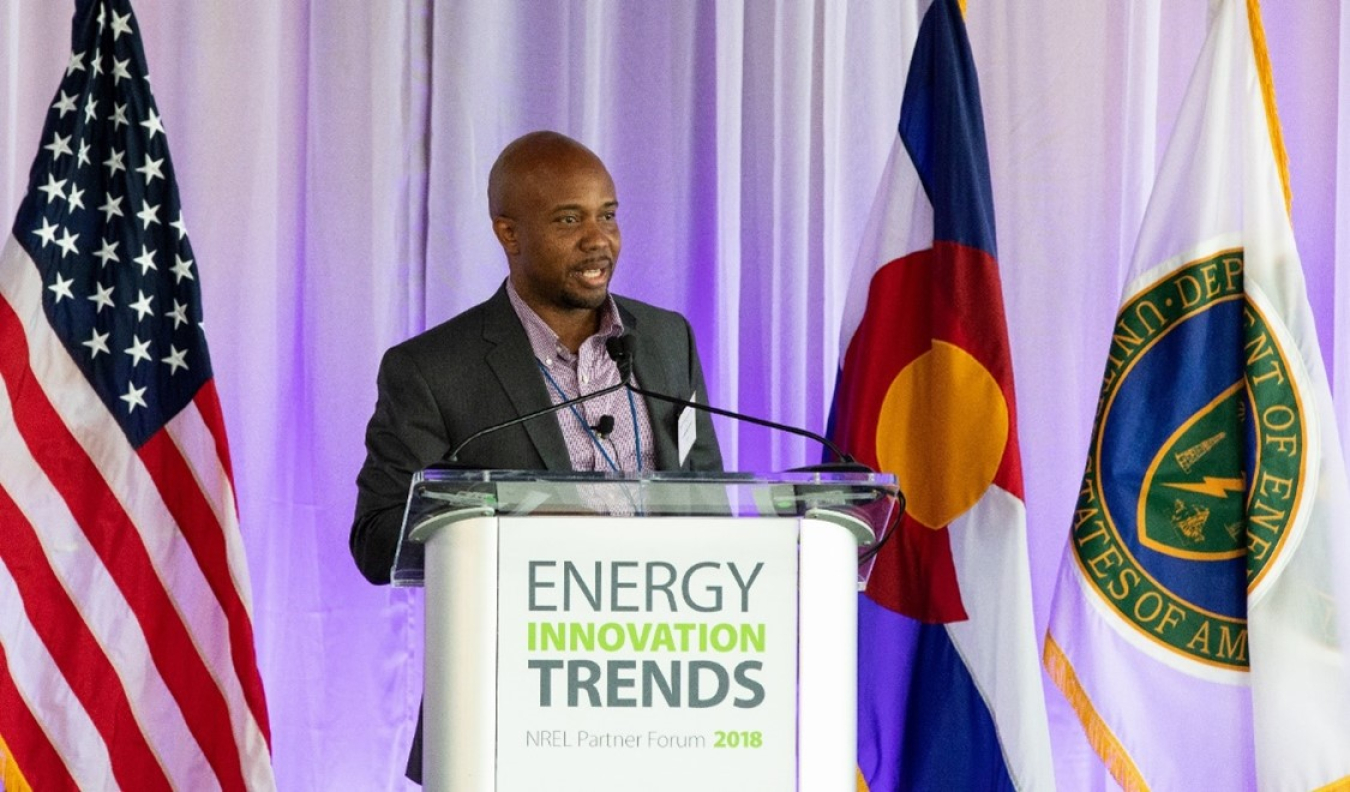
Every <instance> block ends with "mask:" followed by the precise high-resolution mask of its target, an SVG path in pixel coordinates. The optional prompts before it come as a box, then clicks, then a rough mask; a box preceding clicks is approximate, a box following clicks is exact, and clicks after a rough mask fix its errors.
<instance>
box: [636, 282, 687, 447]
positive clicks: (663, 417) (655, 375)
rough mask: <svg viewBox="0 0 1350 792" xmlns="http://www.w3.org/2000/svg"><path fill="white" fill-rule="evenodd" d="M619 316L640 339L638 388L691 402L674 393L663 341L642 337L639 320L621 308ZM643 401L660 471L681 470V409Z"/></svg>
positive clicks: (647, 398)
mask: <svg viewBox="0 0 1350 792" xmlns="http://www.w3.org/2000/svg"><path fill="white" fill-rule="evenodd" d="M619 314H620V315H621V316H622V317H623V326H624V331H625V332H627V333H630V334H631V335H632V336H633V337H634V338H635V339H637V353H636V354H635V355H634V356H633V377H634V379H636V380H637V385H638V387H640V388H642V389H643V390H648V391H652V392H653V393H660V394H663V395H666V396H675V397H677V398H680V399H687V398H689V394H687V393H676V392H675V388H676V383H677V381H676V379H675V377H674V376H673V375H672V374H671V372H670V370H669V369H668V368H667V365H668V363H669V360H668V358H669V357H670V356H668V355H664V354H662V350H661V339H660V338H658V337H655V336H652V335H650V334H646V333H643V328H642V327H641V326H640V325H639V324H638V321H637V317H635V316H633V314H632V313H630V312H629V311H628V310H626V309H625V308H624V307H623V306H622V305H620V306H619ZM642 400H643V403H645V404H646V405H647V415H648V417H650V418H651V422H652V437H653V439H654V440H655V441H656V448H655V454H656V468H657V470H679V469H680V464H679V462H680V453H679V451H680V450H679V439H678V434H677V426H676V415H678V408H677V407H676V406H675V405H673V404H671V403H670V402H665V401H661V400H659V399H652V398H649V397H646V396H644V397H642Z"/></svg>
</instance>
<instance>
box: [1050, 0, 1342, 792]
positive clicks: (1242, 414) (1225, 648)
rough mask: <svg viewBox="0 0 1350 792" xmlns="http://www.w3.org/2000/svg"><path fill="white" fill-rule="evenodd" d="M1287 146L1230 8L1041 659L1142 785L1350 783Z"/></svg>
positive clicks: (1140, 302) (1243, 9)
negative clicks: (1285, 179) (1285, 164)
mask: <svg viewBox="0 0 1350 792" xmlns="http://www.w3.org/2000/svg"><path fill="white" fill-rule="evenodd" d="M1282 148H1283V147H1282V145H1281V143H1280V135H1279V125H1278V119H1277V117H1276V115H1275V112H1274V101H1273V96H1272V95H1271V82H1270V73H1269V65H1268V63H1267V61H1266V57H1265V46H1264V42H1263V39H1262V36H1261V25H1260V11H1259V9H1258V8H1257V6H1256V3H1255V1H1254V0H1252V1H1251V2H1249V3H1246V4H1244V3H1243V2H1242V0H1222V2H1219V3H1217V4H1212V5H1211V17H1210V24H1209V32H1208V35H1207V37H1206V40H1205V43H1204V47H1203V49H1202V51H1201V55H1200V59H1199V61H1198V63H1197V65H1196V67H1195V72H1194V74H1193V75H1192V77H1191V81H1190V85H1189V87H1188V88H1187V92H1186V95H1185V98H1184V99H1183V102H1182V106H1181V112H1180V116H1179V118H1178V120H1177V124H1176V127H1175V131H1174V132H1173V135H1172V139H1171V141H1170V143H1169V145H1168V148H1167V153H1166V154H1165V156H1164V158H1163V161H1162V165H1161V167H1160V169H1159V174H1158V177H1157V181H1156V184H1155V186H1154V188H1153V195H1152V198H1151V199H1150V201H1149V205H1148V209H1147V211H1146V212H1145V216H1144V221H1143V225H1142V228H1141V231H1140V234H1139V240H1138V243H1137V245H1136V247H1135V253H1134V259H1133V262H1132V265H1131V269H1130V276H1129V279H1128V285H1127V286H1126V289H1125V295H1124V298H1123V300H1122V301H1121V308H1120V310H1119V313H1118V314H1117V317H1116V323H1115V327H1114V329H1113V332H1112V339H1111V346H1110V349H1109V352H1108V355H1107V363H1106V374H1105V377H1104V381H1103V385H1102V392H1101V401H1100V402H1099V406H1098V412H1097V422H1096V427H1095V428H1094V430H1093V435H1092V438H1091V443H1090V446H1089V456H1088V461H1087V468H1086V473H1085V474H1084V476H1083V485H1082V488H1081V490H1080V495H1079V501H1078V507H1077V511H1076V514H1075V516H1074V519H1073V529H1072V532H1071V540H1070V541H1069V543H1068V548H1067V550H1066V553H1065V558H1064V563H1063V565H1062V567H1061V570H1060V577H1059V581H1058V587H1057V589H1056V593H1055V600H1054V607H1053V611H1052V615H1051V621H1050V629H1049V635H1048V636H1047V638H1046V647H1045V663H1046V667H1047V668H1048V669H1049V670H1050V672H1051V674H1052V676H1053V677H1054V678H1055V681H1056V683H1057V684H1058V685H1059V687H1060V688H1061V690H1062V691H1063V692H1064V694H1065V696H1066V697H1067V698H1068V700H1069V702H1070V703H1071V704H1072V705H1073V707H1074V709H1075V710H1076V711H1077V713H1078V715H1079V718H1080V719H1081V720H1082V723H1083V727H1084V729H1085V731H1086V734H1087V737H1088V739H1089V741H1090V742H1091V743H1092V745H1093V747H1094V748H1095V749H1096V750H1097V752H1098V753H1099V754H1100V755H1101V757H1102V760H1103V762H1104V764H1105V766H1106V767H1107V768H1108V769H1109V770H1110V771H1111V773H1112V774H1113V775H1114V776H1115V778H1116V779H1117V780H1118V781H1119V782H1120V783H1121V785H1122V786H1124V787H1125V788H1127V789H1147V788H1152V789H1160V790H1170V789H1225V790H1240V789H1281V790H1284V789H1291V790H1310V789H1317V788H1322V787H1326V786H1329V787H1330V788H1335V789H1350V676H1348V674H1350V666H1347V652H1346V646H1345V640H1346V635H1345V634H1344V633H1343V632H1338V630H1337V626H1338V624H1339V625H1341V626H1342V627H1343V626H1344V625H1345V624H1346V623H1347V622H1346V621H1345V620H1344V617H1343V616H1342V615H1341V614H1340V613H1338V608H1344V607H1345V605H1346V599H1345V594H1346V589H1345V580H1344V578H1345V576H1346V574H1347V569H1348V568H1350V566H1347V564H1346V557H1345V554H1344V550H1345V546H1346V545H1345V543H1346V539H1347V535H1348V534H1350V498H1347V489H1346V478H1345V471H1344V468H1343V463H1342V460H1341V450H1340V443H1339V441H1338V437H1337V432H1336V426H1335V423H1334V419H1333V413H1332V405H1331V396H1330V389H1329V387H1328V385H1327V377H1326V372H1325V371H1324V369H1323V366H1322V356H1321V352H1320V351H1319V350H1318V344H1317V334H1316V332H1315V329H1314V327H1313V321H1312V313H1311V310H1310V307H1309V304H1308V301H1307V297H1306V293H1305V288H1304V283H1303V275H1302V271H1301V265H1300V263H1299V258H1298V253H1297V251H1296V249H1295V246H1294V239H1293V233H1292V228H1291V225H1290V221H1289V215H1288V211H1287V206H1286V199H1285V191H1284V189H1283V184H1282V170H1283V168H1282V160H1283V155H1282ZM1277 152H1278V153H1277ZM1338 586H1340V587H1341V590H1340V591H1339V592H1337V590H1336V589H1337V587H1338Z"/></svg>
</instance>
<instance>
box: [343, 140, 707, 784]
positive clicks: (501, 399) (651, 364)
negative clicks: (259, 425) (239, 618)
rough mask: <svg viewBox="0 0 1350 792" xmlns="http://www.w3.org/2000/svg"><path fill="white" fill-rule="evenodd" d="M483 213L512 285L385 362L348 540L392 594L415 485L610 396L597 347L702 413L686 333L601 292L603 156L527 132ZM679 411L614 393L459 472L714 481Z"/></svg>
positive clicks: (678, 321)
mask: <svg viewBox="0 0 1350 792" xmlns="http://www.w3.org/2000/svg"><path fill="white" fill-rule="evenodd" d="M488 209H489V212H490V214H491V215H492V229H493V232H494V233H495V234H496V236H497V239H498V241H499V242H500V243H501V246H502V250H503V251H504V252H505V253H506V261H507V268H508V276H507V278H506V282H505V283H504V284H503V285H502V287H501V288H500V289H498V290H497V292H496V294H494V295H493V296H492V297H491V298H490V299H488V300H487V302H484V303H482V304H480V305H476V306H474V307H473V308H470V309H469V310H467V311H465V312H464V313H462V314H459V315H458V316H456V317H454V318H452V319H450V320H449V321H447V322H445V323H443V324H441V325H438V326H437V327H433V328H432V329H430V330H428V331H426V332H424V333H422V334H421V335H418V336H415V337H414V338H411V339H409V340H407V341H404V342H403V343H401V344H398V345H397V346H394V347H393V348H391V349H390V350H389V351H388V352H386V353H385V355H384V359H383V360H382V361H381V362H380V371H379V377H378V381H377V387H378V396H377V400H376V404H375V413H374V415H372V416H371V419H370V423H369V425H368V426H367V428H366V460H365V464H364V465H362V467H361V472H360V474H359V475H358V476H357V480H356V483H357V500H356V517H355V520H354V522H353V524H352V531H351V551H352V556H353V557H354V558H355V559H356V564H357V566H358V567H359V568H360V570H361V573H362V574H363V575H365V576H366V578H367V579H368V580H370V581H371V582H372V583H388V582H389V578H390V569H391V567H392V566H393V562H394V551H395V548H396V546H397V544H398V539H399V531H400V528H401V523H402V519H403V511H404V504H405V502H406V500H407V497H408V487H409V484H410V482H411V479H412V476H413V474H414V473H415V472H417V471H419V470H422V469H423V468H426V467H427V466H429V465H431V464H433V463H435V462H438V461H440V460H442V459H444V458H445V457H446V455H447V454H449V453H450V452H451V451H452V450H454V449H456V448H457V447H458V446H459V445H460V444H461V443H462V442H464V441H465V440H466V439H468V438H469V437H470V436H472V435H473V434H474V433H475V432H478V431H480V430H483V429H486V428H488V427H491V426H495V425H498V424H501V423H504V422H506V421H509V420H511V419H512V418H515V417H517V416H520V415H525V414H527V413H530V412H533V411H535V410H539V409H543V408H546V407H548V406H549V405H550V404H558V403H560V402H563V401H566V400H568V399H573V398H576V397H577V396H580V395H584V394H588V393H593V392H595V391H598V390H602V389H604V388H606V387H607V386H611V385H614V384H617V383H618V382H619V381H620V373H619V369H618V366H617V365H616V363H615V362H614V360H613V359H612V358H611V357H610V356H609V354H608V352H607V350H606V341H608V340H610V339H612V338H617V337H619V336H622V335H627V336H630V337H631V339H633V340H635V341H636V345H635V346H636V348H637V349H638V350H640V351H639V353H638V354H637V355H636V356H635V360H634V361H633V375H632V378H633V382H634V384H636V385H640V386H641V387H642V388H643V389H645V390H648V391H652V392H655V393H659V394H664V395H669V396H674V397H677V398H680V399H689V400H697V401H706V400H707V391H706V388H705V386H704V382H703V370H702V366H701V365H700V363H699V358H698V351H697V348H696V346H695V344H694V337H693V333H692V332H691V330H690V328H689V323H688V321H686V320H685V318H684V317H683V316H680V315H679V314H677V313H674V312H671V311H666V310H662V309H660V308H656V307H654V306H651V305H648V304H646V303H642V302H638V301H636V300H630V299H627V298H623V297H617V296H614V295H611V294H610V292H609V284H610V281H611V279H612V278H613V276H614V268H615V265H616V264H617V262H618V259H619V247H620V235H619V223H618V210H619V203H618V199H617V197H616V194H615V189H614V181H613V179H611V178H610V175H609V171H608V170H607V169H606V168H605V166H604V163H602V162H601V161H600V158H599V157H597V156H596V155H595V154H594V153H593V152H591V151H590V150H589V149H587V148H586V147H585V146H583V145H581V144H580V143H578V142H576V141H575V140H572V139H571V138H568V137H566V136H564V135H560V134H558V133H556V132H532V133H530V134H527V135H525V136H523V137H521V138H519V139H517V140H515V141H513V142H512V143H511V144H510V145H508V146H507V147H506V148H505V149H504V150H503V151H502V153H501V154H500V156H498V158H497V161H496V163H494V164H493V166H492V171H491V173H490V174H489V177H488ZM684 409H689V408H684ZM682 413H683V409H681V408H678V407H674V406H672V405H670V404H668V403H666V402H663V401H659V400H653V399H644V398H637V397H634V396H633V394H632V393H631V392H630V391H628V390H626V389H618V390H615V391H614V392H613V393H609V394H607V395H604V396H600V397H597V398H595V399H591V400H588V401H585V402H582V403H580V404H576V405H574V406H572V407H569V408H565V409H562V410H559V411H558V412H556V413H554V414H553V415H552V416H549V415H545V416H541V417H539V418H536V419H534V420H530V421H525V422H523V423H520V424H516V425H514V426H510V427H506V428H503V429H501V430H499V431H495V432H492V433H491V434H488V435H486V436H484V437H482V438H479V439H477V440H474V441H472V442H470V443H469V444H468V445H467V446H465V447H464V448H463V449H462V450H461V451H460V452H459V454H458V457H457V461H458V462H460V463H463V464H467V465H470V466H473V467H479V468H485V469H489V468H490V469H517V470H552V471H568V470H595V471H613V472H622V473H628V474H633V473H641V472H644V471H652V470H689V471H712V472H715V471H720V470H721V469H722V456H721V452H720V451H719V449H718V445H717V438H716V436H715V435H714V434H713V427H712V422H711V420H709V417H708V414H707V413H704V412H701V411H698V412H697V414H695V415H682ZM691 422H692V426H693V429H694V432H693V437H692V439H690V438H689V437H688V433H687V429H686V438H685V442H684V443H683V444H682V443H681V442H680V440H679V438H680V425H681V423H684V424H685V425H686V426H688V425H689V424H690V423H691ZM418 747H419V746H417V745H416V744H414V751H413V756H412V757H410V761H409V768H408V769H409V776H410V777H413V778H417V777H418V776H419V775H420V771H421V767H420V756H419V754H420V751H419V750H417V749H418Z"/></svg>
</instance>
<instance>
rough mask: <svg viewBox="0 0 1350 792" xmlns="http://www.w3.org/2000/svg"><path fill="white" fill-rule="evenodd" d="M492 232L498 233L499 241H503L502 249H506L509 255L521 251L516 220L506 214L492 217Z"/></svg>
mask: <svg viewBox="0 0 1350 792" xmlns="http://www.w3.org/2000/svg"><path fill="white" fill-rule="evenodd" d="M492 233H494V234H496V235H497V241H498V242H500V243H501V245H502V250H505V251H506V254H507V255H508V256H514V255H517V254H519V253H520V242H519V240H517V239H516V221H515V220H512V219H511V218H509V217H507V216H505V215H497V216H496V217H494V218H492Z"/></svg>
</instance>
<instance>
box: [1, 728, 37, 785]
mask: <svg viewBox="0 0 1350 792" xmlns="http://www.w3.org/2000/svg"><path fill="white" fill-rule="evenodd" d="M10 756H11V754H10V752H9V746H8V745H5V738H4V737H3V736H0V790H4V792H33V788H32V787H30V786H29V785H28V781H27V780H25V779H24V777H23V773H21V772H19V765H18V763H17V762H15V761H14V760H13V759H11V758H10Z"/></svg>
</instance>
